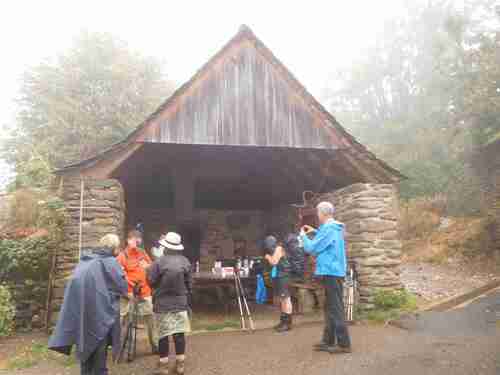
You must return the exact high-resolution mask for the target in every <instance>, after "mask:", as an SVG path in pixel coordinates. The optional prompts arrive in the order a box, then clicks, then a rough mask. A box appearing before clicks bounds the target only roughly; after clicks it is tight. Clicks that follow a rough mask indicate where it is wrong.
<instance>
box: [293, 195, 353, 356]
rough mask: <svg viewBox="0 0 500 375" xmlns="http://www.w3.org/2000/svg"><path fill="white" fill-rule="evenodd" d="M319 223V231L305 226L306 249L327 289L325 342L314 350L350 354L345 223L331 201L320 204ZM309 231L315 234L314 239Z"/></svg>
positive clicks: (318, 209) (302, 235) (303, 229)
mask: <svg viewBox="0 0 500 375" xmlns="http://www.w3.org/2000/svg"><path fill="white" fill-rule="evenodd" d="M317 214H318V219H319V223H320V224H321V225H320V226H319V228H318V229H317V230H316V229H314V228H313V227H311V226H308V225H305V226H303V227H302V231H301V239H302V242H303V244H304V250H305V252H307V253H308V254H312V255H313V256H314V257H315V258H316V270H315V276H317V277H318V278H319V279H320V280H321V283H322V284H323V286H324V288H325V294H326V300H325V329H324V332H323V339H322V341H321V342H320V343H319V344H317V345H315V347H314V348H315V350H317V351H326V352H329V353H350V352H351V339H350V337H349V332H348V330H347V325H346V323H345V319H344V301H343V283H344V277H345V274H346V268H347V264H346V253H345V245H344V224H342V223H339V222H337V221H335V220H334V219H333V214H334V207H333V205H332V204H331V203H330V202H321V203H319V204H318V206H317ZM309 234H315V235H314V238H313V239H310V238H309V237H308V235H309Z"/></svg>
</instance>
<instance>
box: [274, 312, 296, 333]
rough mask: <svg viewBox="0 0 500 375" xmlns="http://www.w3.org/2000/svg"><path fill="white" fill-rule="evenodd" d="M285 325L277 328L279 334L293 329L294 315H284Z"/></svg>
mask: <svg viewBox="0 0 500 375" xmlns="http://www.w3.org/2000/svg"><path fill="white" fill-rule="evenodd" d="M282 316H283V317H282V319H283V324H282V325H281V326H280V327H278V328H276V331H277V332H286V331H290V330H291V329H292V314H282Z"/></svg>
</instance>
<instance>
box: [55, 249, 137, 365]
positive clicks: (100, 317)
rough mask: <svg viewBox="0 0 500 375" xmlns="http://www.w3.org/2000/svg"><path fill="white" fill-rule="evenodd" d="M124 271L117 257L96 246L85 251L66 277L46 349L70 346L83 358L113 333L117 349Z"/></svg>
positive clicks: (68, 350) (61, 349)
mask: <svg viewBox="0 0 500 375" xmlns="http://www.w3.org/2000/svg"><path fill="white" fill-rule="evenodd" d="M127 288H128V285H127V281H126V280H125V274H124V273H123V270H122V268H121V266H120V264H119V263H118V262H117V260H116V258H115V257H114V256H113V255H111V254H110V253H109V252H107V251H104V250H98V251H96V252H95V253H94V254H90V255H85V256H83V257H82V259H81V261H80V262H79V263H78V265H77V266H76V268H75V271H74V272H73V275H72V276H71V278H70V279H69V280H68V283H67V285H66V289H65V291H64V300H63V305H62V308H61V312H60V314H59V319H58V321H57V325H56V328H55V330H54V334H53V335H52V337H51V338H50V340H49V345H48V346H49V349H52V350H55V351H57V352H60V353H63V354H67V355H69V354H70V353H71V347H72V346H73V345H74V346H75V348H76V355H77V357H78V359H79V360H80V361H82V362H84V361H86V360H87V359H88V358H89V356H90V355H91V354H92V353H93V352H94V351H95V349H96V348H97V346H98V345H99V343H100V342H101V341H102V340H104V339H106V338H107V337H108V333H111V336H112V347H113V355H114V356H115V357H116V355H117V354H118V352H119V350H120V296H121V295H123V296H126V295H127Z"/></svg>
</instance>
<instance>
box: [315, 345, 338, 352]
mask: <svg viewBox="0 0 500 375" xmlns="http://www.w3.org/2000/svg"><path fill="white" fill-rule="evenodd" d="M335 347H336V346H335V345H329V344H327V343H326V342H321V343H319V344H316V345H314V351H316V352H326V353H330V354H332V353H333V352H334V351H335Z"/></svg>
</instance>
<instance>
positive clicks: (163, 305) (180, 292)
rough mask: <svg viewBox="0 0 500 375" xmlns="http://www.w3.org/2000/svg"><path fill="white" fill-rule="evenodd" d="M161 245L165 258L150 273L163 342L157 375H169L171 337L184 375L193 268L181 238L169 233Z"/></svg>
mask: <svg viewBox="0 0 500 375" xmlns="http://www.w3.org/2000/svg"><path fill="white" fill-rule="evenodd" d="M159 244H160V247H161V248H163V250H164V256H161V257H159V258H158V259H157V260H156V261H155V262H154V263H153V264H152V266H151V267H149V268H148V270H147V277H148V281H149V283H150V285H151V286H152V287H153V290H154V291H153V303H154V312H155V316H156V325H157V328H158V336H159V338H160V341H159V345H158V350H159V354H160V359H159V363H158V374H161V375H167V374H168V354H169V341H168V340H169V339H168V338H169V336H172V339H173V341H174V344H175V354H176V371H177V374H183V373H184V363H185V359H186V357H185V352H186V338H185V333H188V332H190V331H191V325H190V322H189V311H190V310H191V307H190V304H191V292H192V278H191V264H190V263H189V260H188V259H187V258H186V257H185V256H184V255H183V253H182V251H183V250H184V246H183V245H182V242H181V236H180V235H179V234H177V233H174V232H169V233H167V234H166V236H165V237H163V238H161V239H160V241H159Z"/></svg>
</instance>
